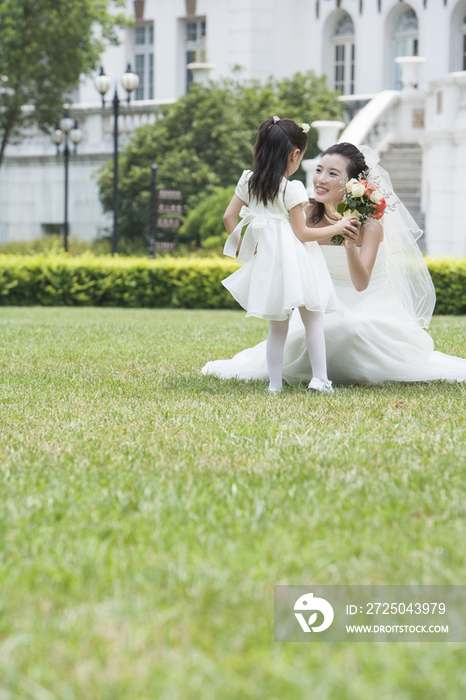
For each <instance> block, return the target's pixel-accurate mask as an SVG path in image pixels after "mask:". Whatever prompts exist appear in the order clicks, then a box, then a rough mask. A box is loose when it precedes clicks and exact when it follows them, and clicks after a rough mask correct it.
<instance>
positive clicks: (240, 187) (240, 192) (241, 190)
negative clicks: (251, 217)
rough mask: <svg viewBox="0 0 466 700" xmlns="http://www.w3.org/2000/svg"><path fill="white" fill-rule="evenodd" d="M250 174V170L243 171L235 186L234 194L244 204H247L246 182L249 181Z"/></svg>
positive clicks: (247, 191)
mask: <svg viewBox="0 0 466 700" xmlns="http://www.w3.org/2000/svg"><path fill="white" fill-rule="evenodd" d="M250 173H251V171H250V170H243V174H242V175H241V177H240V179H239V180H238V184H237V185H236V190H235V194H236V196H237V197H239V198H240V199H241V201H242V202H244V203H245V204H248V203H249V190H248V180H249V174H250Z"/></svg>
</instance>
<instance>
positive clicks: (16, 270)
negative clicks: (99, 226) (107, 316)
mask: <svg viewBox="0 0 466 700" xmlns="http://www.w3.org/2000/svg"><path fill="white" fill-rule="evenodd" d="M237 267H238V266H237V265H236V263H235V262H234V261H228V260H222V259H221V258H219V259H218V260H217V259H215V258H208V259H199V260H197V259H192V258H191V259H190V258H161V259H160V260H148V259H145V258H112V257H110V256H102V257H93V256H90V255H86V256H80V257H74V258H71V257H70V258H68V257H66V256H64V255H50V256H48V255H35V256H20V255H0V305H3V306H34V305H42V306H120V307H148V308H154V307H169V308H187V309H199V308H207V309H208V308H211V309H216V308H222V309H236V308H239V307H238V305H237V303H236V302H235V301H234V299H233V298H232V297H231V294H229V292H227V290H226V289H225V287H223V285H222V284H221V280H222V279H224V277H227V276H228V275H229V274H231V273H232V272H234V270H235V269H236V268H237Z"/></svg>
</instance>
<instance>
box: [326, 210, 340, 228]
mask: <svg viewBox="0 0 466 700" xmlns="http://www.w3.org/2000/svg"><path fill="white" fill-rule="evenodd" d="M324 216H325V218H326V219H327V221H328V222H329V224H332V225H333V224H336V223H338V222H339V221H340V219H331V218H330V217H329V216H327V214H326V213H325V212H324Z"/></svg>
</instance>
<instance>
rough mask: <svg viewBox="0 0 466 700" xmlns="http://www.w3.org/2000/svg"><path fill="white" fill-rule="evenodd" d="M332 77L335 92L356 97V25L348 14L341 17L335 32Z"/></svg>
mask: <svg viewBox="0 0 466 700" xmlns="http://www.w3.org/2000/svg"><path fill="white" fill-rule="evenodd" d="M332 76H333V81H332V82H333V86H332V87H333V89H334V90H338V91H339V92H342V93H343V94H344V95H354V77H355V45H354V24H353V20H352V19H351V17H350V16H349V15H348V14H347V13H345V14H344V15H342V16H341V17H340V19H339V20H338V22H337V23H336V25H335V29H334V30H333V36H332Z"/></svg>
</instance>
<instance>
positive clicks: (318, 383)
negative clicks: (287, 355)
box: [307, 377, 335, 394]
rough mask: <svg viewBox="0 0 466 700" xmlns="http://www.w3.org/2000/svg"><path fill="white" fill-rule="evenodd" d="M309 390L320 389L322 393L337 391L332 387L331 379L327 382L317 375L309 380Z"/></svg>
mask: <svg viewBox="0 0 466 700" xmlns="http://www.w3.org/2000/svg"><path fill="white" fill-rule="evenodd" d="M307 390H308V391H318V392H320V393H321V394H334V393H335V391H334V390H333V387H332V382H331V381H330V380H329V379H327V381H326V382H323V381H322V380H321V379H317V378H316V377H312V379H311V381H310V382H309V386H308V387H307Z"/></svg>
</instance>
